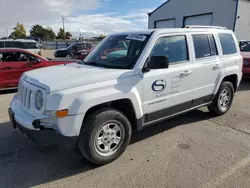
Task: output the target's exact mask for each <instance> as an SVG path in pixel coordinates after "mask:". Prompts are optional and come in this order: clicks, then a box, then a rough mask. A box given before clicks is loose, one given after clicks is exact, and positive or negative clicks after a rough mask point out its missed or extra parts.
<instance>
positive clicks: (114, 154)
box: [78, 109, 131, 165]
mask: <svg viewBox="0 0 250 188" xmlns="http://www.w3.org/2000/svg"><path fill="white" fill-rule="evenodd" d="M130 138H131V125H130V123H129V121H128V119H127V118H126V117H125V116H124V115H123V114H122V113H121V112H119V111H117V110H115V109H101V110H99V111H96V112H94V113H93V114H91V115H89V117H87V119H86V120H85V121H84V123H83V129H82V131H81V134H80V137H79V141H78V146H79V148H80V150H81V153H82V154H83V155H84V156H85V157H86V158H87V159H88V160H89V161H90V162H92V163H94V164H98V165H104V164H107V163H109V162H112V161H113V160H115V159H117V158H118V157H119V156H120V155H121V154H122V153H123V152H124V151H125V149H126V148H127V146H128V144H129V142H130Z"/></svg>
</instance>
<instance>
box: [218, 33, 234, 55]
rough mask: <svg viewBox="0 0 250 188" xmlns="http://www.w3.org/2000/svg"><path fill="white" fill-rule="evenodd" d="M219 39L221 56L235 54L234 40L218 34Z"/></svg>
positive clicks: (224, 34)
mask: <svg viewBox="0 0 250 188" xmlns="http://www.w3.org/2000/svg"><path fill="white" fill-rule="evenodd" d="M218 36H219V39H220V43H221V47H222V52H223V55H230V54H235V53H237V48H236V45H235V41H234V38H233V36H232V35H231V34H228V33H219V35H218Z"/></svg>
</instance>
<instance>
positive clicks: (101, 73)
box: [22, 63, 134, 92]
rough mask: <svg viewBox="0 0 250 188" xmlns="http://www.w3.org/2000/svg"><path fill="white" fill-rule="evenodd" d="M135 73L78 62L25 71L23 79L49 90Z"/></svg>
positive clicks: (53, 90)
mask: <svg viewBox="0 0 250 188" xmlns="http://www.w3.org/2000/svg"><path fill="white" fill-rule="evenodd" d="M132 75H134V72H133V70H124V69H107V68H102V67H95V66H88V65H81V64H77V63H72V64H66V65H59V66H51V67H46V68H40V69H36V70H33V71H28V72H25V73H24V74H23V76H22V79H24V80H26V81H27V82H29V83H32V84H34V85H37V86H40V87H42V88H44V89H46V91H47V92H55V91H59V90H64V89H69V88H73V87H78V86H83V85H88V84H93V83H98V82H103V81H108V80H113V79H117V78H123V77H128V76H132Z"/></svg>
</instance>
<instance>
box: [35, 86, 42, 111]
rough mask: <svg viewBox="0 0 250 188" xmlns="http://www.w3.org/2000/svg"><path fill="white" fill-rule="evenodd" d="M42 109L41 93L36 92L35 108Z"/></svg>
mask: <svg viewBox="0 0 250 188" xmlns="http://www.w3.org/2000/svg"><path fill="white" fill-rule="evenodd" d="M42 107H43V93H42V91H40V90H39V91H38V92H37V94H36V108H37V109H38V110H41V109H42Z"/></svg>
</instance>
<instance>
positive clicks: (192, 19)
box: [184, 14, 213, 26]
mask: <svg viewBox="0 0 250 188" xmlns="http://www.w3.org/2000/svg"><path fill="white" fill-rule="evenodd" d="M212 18H213V15H212V14H206V15H199V16H189V17H185V18H184V26H186V25H212Z"/></svg>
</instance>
